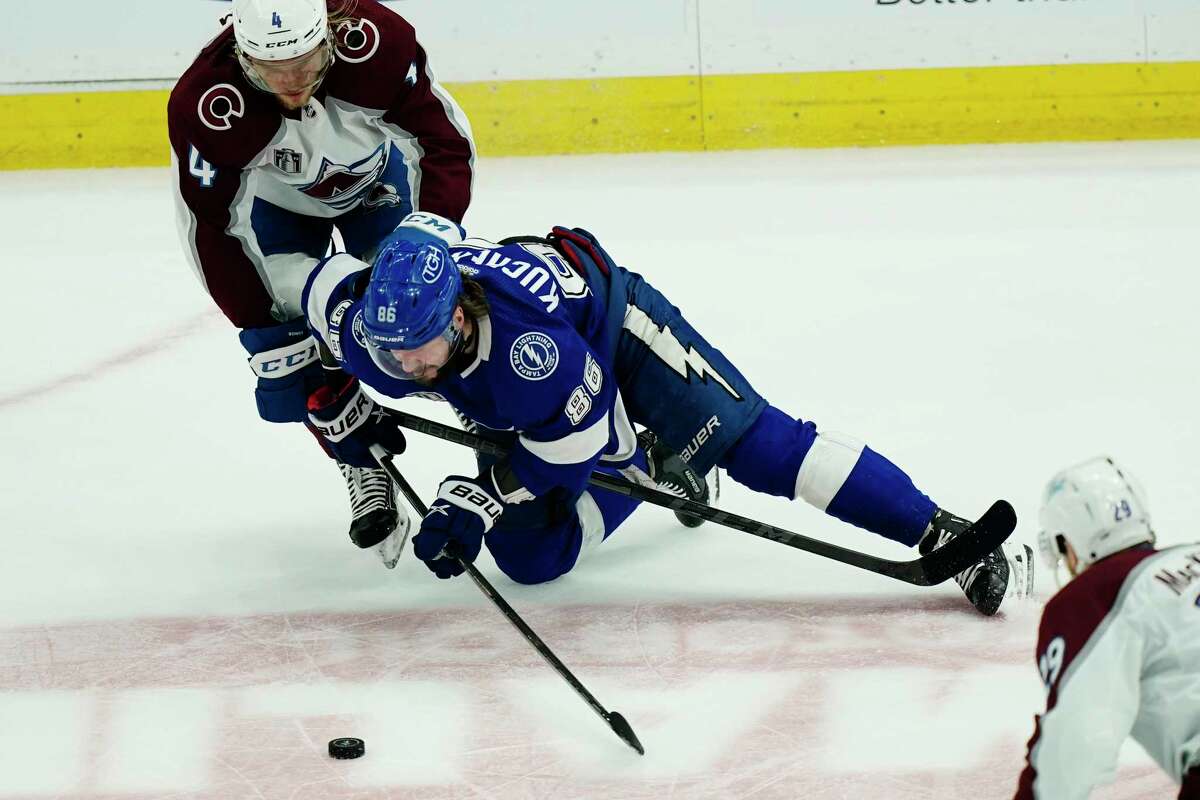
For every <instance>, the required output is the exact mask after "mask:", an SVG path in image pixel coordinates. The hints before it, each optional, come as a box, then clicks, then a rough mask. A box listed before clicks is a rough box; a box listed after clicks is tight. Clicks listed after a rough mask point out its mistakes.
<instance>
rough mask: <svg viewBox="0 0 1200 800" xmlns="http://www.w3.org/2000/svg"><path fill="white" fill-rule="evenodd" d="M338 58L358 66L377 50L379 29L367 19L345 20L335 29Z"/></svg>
mask: <svg viewBox="0 0 1200 800" xmlns="http://www.w3.org/2000/svg"><path fill="white" fill-rule="evenodd" d="M336 35H337V54H338V58H340V59H341V60H342V61H345V62H347V63H349V64H360V63H362V62H363V61H366V60H367V59H368V58H370V57H371V56H373V55H375V51H377V50H378V49H379V28H377V27H375V23H374V22H371V20H369V19H360V20H358V21H357V22H354V21H352V20H347V21H346V22H343V23H342V24H341V25H339V26H338V27H337V34H336Z"/></svg>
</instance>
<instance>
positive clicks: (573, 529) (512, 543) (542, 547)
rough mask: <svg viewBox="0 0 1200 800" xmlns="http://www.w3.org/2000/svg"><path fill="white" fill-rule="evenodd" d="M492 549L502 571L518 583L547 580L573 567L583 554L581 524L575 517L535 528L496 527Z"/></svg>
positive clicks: (544, 581) (492, 535)
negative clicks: (498, 528) (581, 551)
mask: <svg viewBox="0 0 1200 800" xmlns="http://www.w3.org/2000/svg"><path fill="white" fill-rule="evenodd" d="M487 543H488V550H489V551H491V554H492V557H493V558H494V559H495V560H496V566H497V567H499V568H500V571H501V572H503V573H504V574H505V575H507V576H508V577H509V578H511V579H512V580H514V581H516V582H517V583H522V584H526V585H534V584H538V583H547V582H549V581H552V580H554V579H555V578H558V577H561V576H562V575H565V574H566V573H568V572H570V571H571V568H572V567H573V566H575V561H576V558H577V556H578V555H579V544H580V539H579V528H578V525H577V524H576V523H575V522H574V521H569V522H565V523H558V524H555V525H551V526H547V527H544V528H537V529H533V530H524V531H516V530H508V531H499V532H498V533H497V529H493V531H492V532H490V533H489V534H488V540H487Z"/></svg>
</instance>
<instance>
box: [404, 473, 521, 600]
mask: <svg viewBox="0 0 1200 800" xmlns="http://www.w3.org/2000/svg"><path fill="white" fill-rule="evenodd" d="M484 486H485V482H484V481H482V480H480V479H479V478H464V477H462V476H461V475H451V476H449V477H448V478H446V480H444V481H442V485H441V487H440V488H439V489H438V496H437V500H435V501H434V503H433V505H432V506H430V507H429V513H428V514H426V515H425V519H423V520H421V531H420V532H419V533H418V534H417V535H416V536H414V537H413V553H414V554H415V555H416V556H417V558H419V559H421V560H422V561H424V562H425V566H427V567H429V569H430V570H432V571H433V574H434V575H437V576H438V577H439V578H453V577H454V576H455V575H461V574H462V573H463V568H462V567H461V566H459V564H458V562H457V561H455V560H454V559H455V558H456V557H457V558H461V559H462V560H463V561H465V562H467V563H468V564H470V563H471V562H472V561H474V560H475V559H476V558H477V557H478V556H479V549H480V547H482V546H483V535H484V534H485V533H487V532H488V531H490V530H491V529H492V525H494V524H495V523H496V520H498V519H499V518H500V515H501V514H503V513H504V504H503V503H501V502H500V501H499V500H497V499H496V498H495V497H493V496H492V494H491V492H490V491H489V490H488V489H486V488H484Z"/></svg>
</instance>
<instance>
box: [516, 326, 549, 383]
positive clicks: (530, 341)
mask: <svg viewBox="0 0 1200 800" xmlns="http://www.w3.org/2000/svg"><path fill="white" fill-rule="evenodd" d="M508 360H509V361H510V362H512V368H513V369H514V370H515V371H516V373H517V374H518V375H520V376H521V377H522V378H524V379H525V380H528V381H542V380H545V379H546V378H549V377H550V376H551V375H552V374H554V370H555V369H556V368H557V367H558V345H556V344H555V343H554V340H553V339H551V338H550V337H549V336H547V335H546V334H544V333H541V332H539V331H530V332H529V333H523V334H521V335H520V336H518V337H517V340H516V341H515V342H513V346H512V350H511V351H509V354H508Z"/></svg>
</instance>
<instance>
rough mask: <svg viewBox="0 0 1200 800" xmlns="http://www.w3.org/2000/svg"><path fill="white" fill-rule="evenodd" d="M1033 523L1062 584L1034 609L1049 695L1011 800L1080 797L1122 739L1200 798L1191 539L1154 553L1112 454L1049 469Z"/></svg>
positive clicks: (1199, 575) (1197, 619) (1198, 665)
mask: <svg viewBox="0 0 1200 800" xmlns="http://www.w3.org/2000/svg"><path fill="white" fill-rule="evenodd" d="M1041 524H1042V531H1041V534H1040V535H1039V544H1040V546H1041V550H1042V555H1043V556H1044V557H1045V558H1046V560H1047V564H1048V566H1049V567H1050V568H1051V569H1053V570H1056V575H1057V570H1058V569H1059V568H1060V566H1065V568H1066V571H1067V572H1068V573H1069V575H1070V578H1069V581H1070V582H1069V583H1067V585H1066V586H1065V587H1063V589H1062V591H1060V592H1059V593H1058V594H1057V595H1055V596H1054V597H1053V598H1051V599H1050V602H1049V603H1047V604H1046V609H1045V611H1044V612H1043V613H1042V625H1041V630H1040V631H1039V633H1038V645H1037V658H1038V667H1039V669H1040V670H1041V673H1042V681H1043V682H1044V683H1045V684H1046V690H1047V692H1048V693H1049V695H1048V697H1047V700H1046V713H1044V714H1042V715H1041V716H1040V717H1039V719H1038V722H1037V726H1036V729H1035V730H1034V734H1033V738H1032V739H1030V740H1029V754H1028V764H1027V765H1026V767H1025V771H1024V772H1023V773H1021V779H1020V784H1019V786H1018V789H1017V800H1030V799H1031V798H1038V799H1039V800H1076V799H1077V798H1079V799H1080V800H1081V799H1082V798H1086V797H1087V796H1088V795H1089V794H1090V793H1091V791H1092V788H1093V787H1094V786H1096V785H1098V784H1100V783H1103V782H1105V781H1106V780H1109V779H1111V777H1112V773H1113V770H1114V769H1115V767H1116V763H1117V753H1118V751H1119V750H1120V749H1121V743H1122V742H1124V741H1125V737H1126V736H1133V738H1134V739H1135V740H1136V741H1137V742H1138V743H1139V744H1141V745H1142V747H1144V748H1145V749H1146V752H1147V753H1149V754H1150V755H1151V756H1152V757H1153V758H1154V760H1155V761H1157V762H1158V764H1159V766H1161V767H1162V768H1163V769H1164V770H1165V771H1166V772H1167V774H1168V775H1170V776H1171V778H1172V779H1173V780H1174V781H1175V782H1176V783H1182V784H1183V788H1182V789H1181V790H1180V794H1179V798H1180V800H1200V544H1191V545H1183V546H1180V547H1171V548H1168V549H1166V550H1161V551H1159V550H1155V549H1154V531H1153V530H1152V529H1151V527H1150V515H1149V512H1148V511H1147V509H1146V503H1145V498H1144V495H1143V494H1142V491H1141V488H1140V486H1139V485H1138V483H1137V482H1136V481H1135V480H1134V479H1133V478H1132V476H1131V475H1129V473H1128V472H1125V471H1124V470H1122V469H1120V468H1119V467H1118V466H1117V465H1116V464H1114V463H1113V461H1112V459H1110V458H1095V459H1092V460H1091V461H1087V462H1085V463H1083V464H1079V465H1078V466H1075V467H1072V468H1070V469H1067V470H1064V471H1062V472H1060V473H1059V474H1058V475H1055V476H1054V478H1053V479H1052V480H1051V481H1050V483H1049V485H1048V486H1047V487H1046V493H1045V498H1044V500H1043V501H1042V510H1041Z"/></svg>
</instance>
